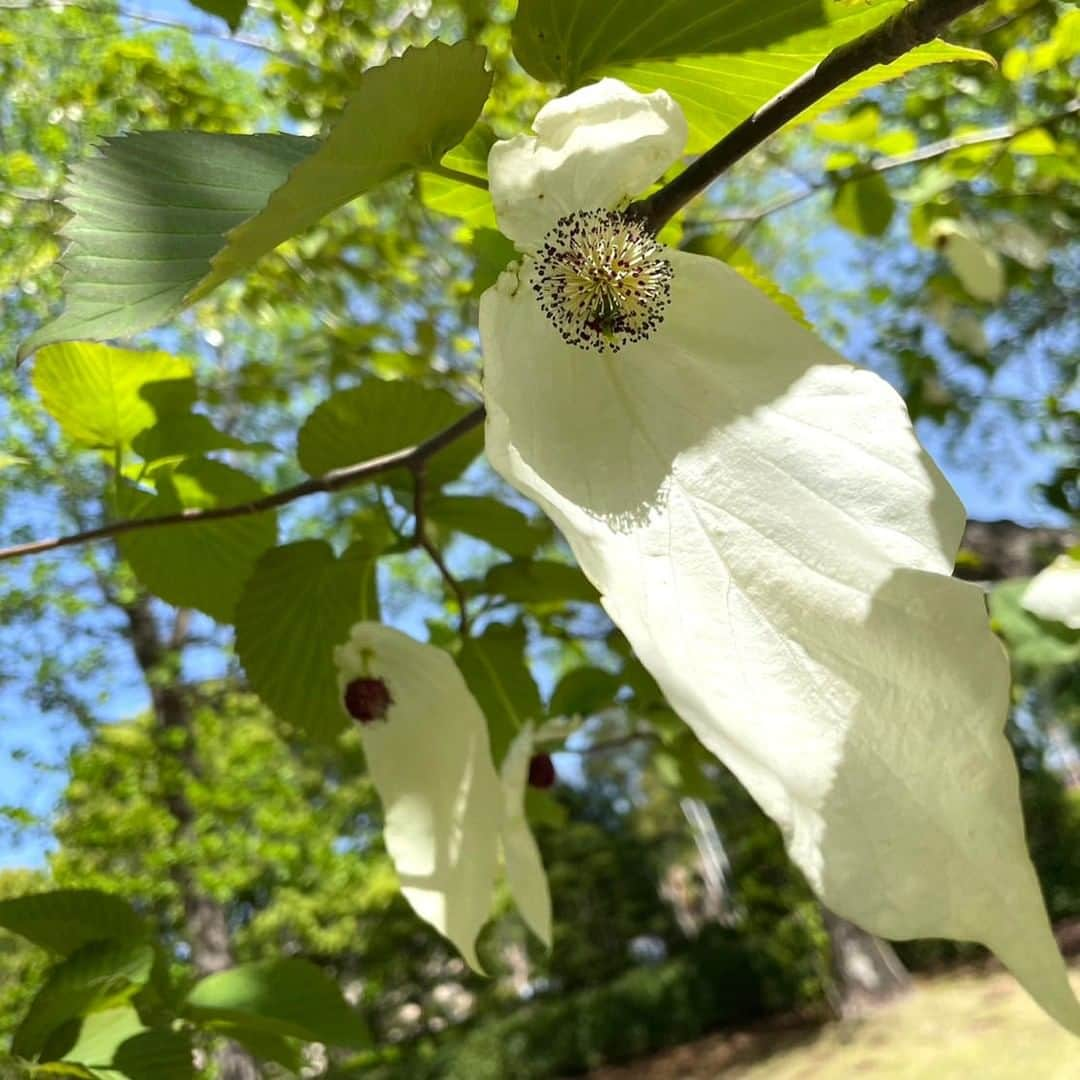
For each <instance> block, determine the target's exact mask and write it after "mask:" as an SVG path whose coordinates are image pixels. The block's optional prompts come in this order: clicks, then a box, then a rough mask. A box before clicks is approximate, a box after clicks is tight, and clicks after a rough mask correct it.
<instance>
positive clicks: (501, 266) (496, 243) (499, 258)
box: [470, 229, 518, 296]
mask: <svg viewBox="0 0 1080 1080" xmlns="http://www.w3.org/2000/svg"><path fill="white" fill-rule="evenodd" d="M470 247H471V250H472V256H473V260H474V262H475V263H476V268H475V270H474V272H473V286H472V293H473V296H479V295H480V294H481V293H483V292H484V291H485V290H486V289H488V288H490V287H491V286H492V285H494V284H495V282H496V281H498V280H499V275H500V274H501V273H502V272H503V271H504V270H505V269H506V266H507V264H508V263H509V262H511V261H512V260H514V259H516V258H517V255H518V252H517V248H516V247H514V244H513V241H512V240H508V239H507V238H506V237H505V236H503V234H502V233H501V232H499V230H498V229H477V230H476V231H475V232H474V233H473V238H472V244H471V245H470Z"/></svg>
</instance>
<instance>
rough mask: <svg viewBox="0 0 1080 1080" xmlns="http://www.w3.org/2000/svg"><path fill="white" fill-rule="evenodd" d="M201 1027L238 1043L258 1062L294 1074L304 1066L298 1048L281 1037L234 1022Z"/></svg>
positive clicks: (218, 1021)
mask: <svg viewBox="0 0 1080 1080" xmlns="http://www.w3.org/2000/svg"><path fill="white" fill-rule="evenodd" d="M202 1027H203V1028H204V1030H207V1031H210V1032H212V1033H213V1034H215V1035H221V1036H222V1037H223V1038H226V1039H232V1040H233V1041H234V1042H238V1043H240V1044H241V1045H242V1046H243V1047H244V1048H245V1049H246V1050H249V1051H250V1052H251V1053H252V1054H254V1055H255V1057H257V1058H258V1059H259V1060H260V1061H273V1062H276V1063H277V1064H278V1065H284V1066H285V1068H286V1069H289V1070H290V1071H291V1072H294V1073H298V1072H300V1069H301V1067H302V1066H303V1064H304V1061H303V1058H302V1057H301V1055H300V1048H299V1046H298V1045H297V1044H296V1043H295V1042H292V1041H291V1040H289V1039H287V1038H285V1037H284V1036H283V1035H275V1034H274V1033H272V1032H269V1031H262V1030H260V1029H258V1028H251V1027H249V1026H248V1025H246V1024H243V1023H238V1022H236V1021H234V1020H211V1021H208V1022H206V1023H204V1024H203V1025H202Z"/></svg>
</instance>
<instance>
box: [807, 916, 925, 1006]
mask: <svg viewBox="0 0 1080 1080" xmlns="http://www.w3.org/2000/svg"><path fill="white" fill-rule="evenodd" d="M821 911H822V914H823V915H824V917H825V929H826V930H827V931H828V932H829V950H830V952H831V954H832V974H833V986H832V993H831V994H829V1004H830V1005H831V1006H832V1008H833V1011H834V1012H835V1013H836V1014H837V1015H838V1016H840V1017H842V1018H843V1019H850V1018H853V1017H858V1016H864V1015H865V1014H866V1013H868V1012H870V1011H871V1010H872V1009H874V1008H875V1007H877V1006H880V1005H883V1004H885V1003H886V1002H888V1001H891V1000H892V999H893V998H896V997H898V996H899V995H901V994H903V993H906V992H907V991H908V990H910V989H911V976H910V975H909V974H908V972H907V968H905V967H904V965H903V964H902V963H901V962H900V958H899V957H898V956H897V955H896V952H895V951H894V950H893V947H892V946H891V945H890V944H889V943H888V942H887V941H882V940H881V938H876V937H874V935H873V934H868V933H867V932H866V931H865V930H861V929H860V928H859V927H857V926H856V925H855V924H854V923H852V922H848V920H847V919H843V918H841V917H840V916H839V915H837V914H835V913H834V912H832V911H830V910H829V909H828V908H827V907H825V906H824V905H822V908H821Z"/></svg>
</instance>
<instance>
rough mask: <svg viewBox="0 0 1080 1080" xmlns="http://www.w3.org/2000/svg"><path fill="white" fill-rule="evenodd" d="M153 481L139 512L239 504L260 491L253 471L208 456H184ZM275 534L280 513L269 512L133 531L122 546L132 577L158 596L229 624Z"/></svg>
mask: <svg viewBox="0 0 1080 1080" xmlns="http://www.w3.org/2000/svg"><path fill="white" fill-rule="evenodd" d="M155 479H156V485H157V495H155V496H154V497H152V498H150V499H148V500H146V502H145V503H143V505H142V506H140V508H139V512H138V513H137V514H136V515H135V516H136V517H139V518H152V517H160V516H162V515H164V514H175V513H177V512H178V511H180V510H186V509H193V508H211V507H218V506H237V505H241V504H243V503H249V502H252V501H253V500H255V499H258V498H259V497H260V496H261V495H262V494H263V491H262V488H260V487H259V485H258V484H257V483H256V482H255V481H254V480H252V479H251V477H250V476H247V475H246V474H245V473H242V472H239V471H238V470H236V469H233V468H230V467H229V466H228V465H223V464H221V462H218V461H209V460H207V459H205V458H194V459H192V460H191V461H185V462H183V463H182V464H180V465H178V466H177V467H176V468H175V469H173V470H167V471H164V472H161V473H158V474H157V475H156V478H155ZM276 539H277V515H276V514H274V513H272V512H267V513H261V514H250V515H248V514H245V515H242V516H239V517H234V518H228V519H225V520H223V521H209V522H206V523H202V524H197V525H170V526H164V527H162V528H156V529H145V530H142V531H140V532H131V533H127V534H125V535H123V536H121V537H120V540H119V544H120V551H121V552H122V554H123V556H124V558H126V559H127V560H128V562H129V563H130V564H131V568H132V570H134V572H135V576H136V577H137V578H138V579H139V581H140V582H141V583H142V584H143V585H145V586H146V588H147V589H149V590H150V591H151V592H152V593H154V595H155V596H160V597H161V599H162V600H167V601H168V602H169V603H170V604H175V605H176V606H177V607H188V608H196V609H198V610H199V611H204V612H206V614H207V615H210V616H212V617H213V618H215V619H217V620H218V621H219V622H224V623H228V622H231V621H232V618H233V613H234V611H235V609H236V602H237V600H238V599H239V597H240V593H241V591H242V590H243V587H244V583H245V582H246V581H247V579H248V578H249V577H250V576H251V572H252V570H253V569H254V566H255V563H256V562H257V561H258V558H259V556H260V555H262V553H263V552H264V551H266V549H267V548H269V547H271V546H272V545H273V544H274V543H275V541H276Z"/></svg>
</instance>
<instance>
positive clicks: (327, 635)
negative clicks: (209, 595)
mask: <svg viewBox="0 0 1080 1080" xmlns="http://www.w3.org/2000/svg"><path fill="white" fill-rule="evenodd" d="M375 618H378V602H377V597H376V593H375V563H374V561H373V560H372V559H371V558H370V557H369V556H368V555H366V554H365V553H364V550H363V546H362V545H356V546H355V547H353V548H350V549H349V550H348V551H346V553H345V554H344V555H343V556H342V557H341V558H340V559H339V558H337V557H336V556H335V555H334V552H333V549H332V548H331V547H330V545H329V544H326V543H323V542H322V541H321V540H303V541H300V542H299V543H295V544H287V545H286V546H284V547H280V548H274V549H273V550H272V551H268V552H267V553H266V554H265V555H264V556H263V557H262V559H260V560H259V563H258V565H257V566H256V568H255V572H254V574H252V576H251V580H250V581H249V582H248V584H247V587H246V588H245V589H244V594H243V596H242V597H241V598H240V603H239V605H238V606H237V610H236V652H237V655H238V656H239V658H240V662H241V663H242V664H243V665H244V671H245V672H246V673H247V677H248V681H249V682H250V683H251V686H252V688H253V689H254V690H255V692H256V693H257V694H258V695H259V697H261V698H262V700H263V701H264V702H266V704H267V705H268V706H269V707H270V708H271V709H272V710H273V711H274V712H275V713H276V714H277V715H278V716H279V717H280V718H281V719H282V720H285V721H286V722H287V723H289V724H292V725H293V726H294V727H296V728H297V729H298V730H300V731H303V732H305V733H307V734H308V735H310V736H312V737H314V738H317V739H324V740H329V739H332V738H333V737H334V736H336V735H337V734H339V733H340V732H341V731H342V730H344V728H345V727H346V726H347V724H348V717H347V716H346V715H345V713H344V711H343V710H342V707H341V701H340V699H339V697H338V685H337V675H336V672H335V670H334V660H333V650H334V646H336V645H340V644H341V642H343V641H344V640H345V639H346V638H347V637H348V635H349V627H350V626H352V625H353V623H355V622H359V621H361V620H363V619H375Z"/></svg>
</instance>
